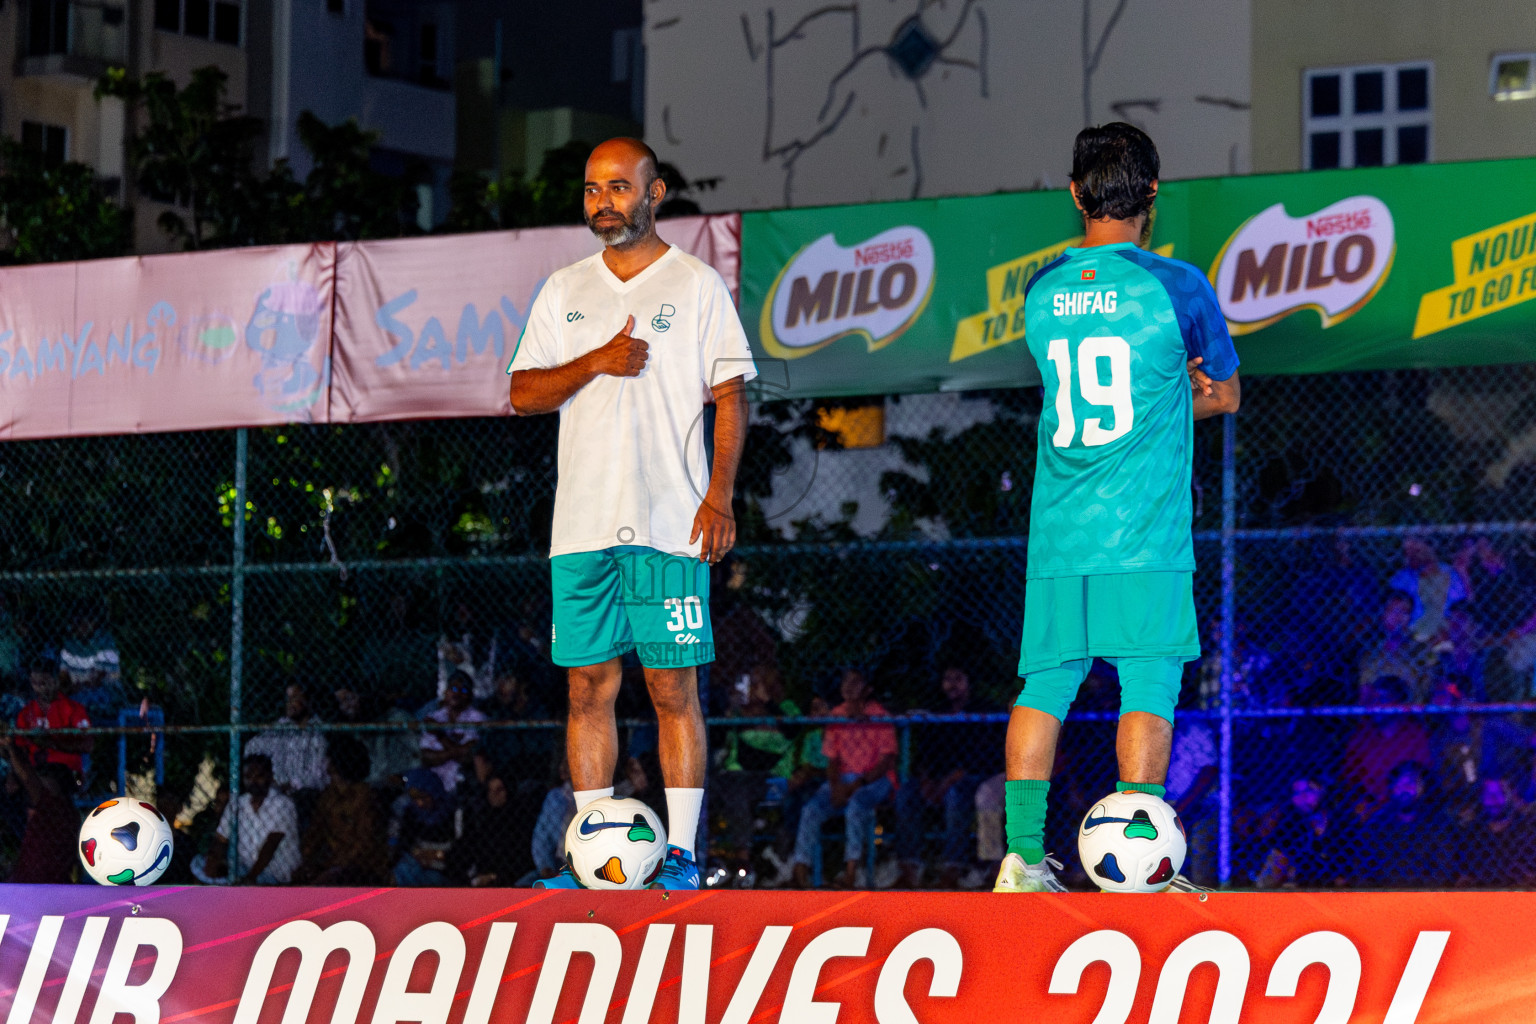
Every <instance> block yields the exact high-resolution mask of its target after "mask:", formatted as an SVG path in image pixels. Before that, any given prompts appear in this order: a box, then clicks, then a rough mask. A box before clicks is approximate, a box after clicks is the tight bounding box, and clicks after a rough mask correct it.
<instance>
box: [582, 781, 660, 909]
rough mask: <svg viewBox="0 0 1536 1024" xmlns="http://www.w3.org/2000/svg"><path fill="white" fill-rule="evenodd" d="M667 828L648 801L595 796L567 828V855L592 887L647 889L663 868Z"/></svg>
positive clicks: (587, 884)
mask: <svg viewBox="0 0 1536 1024" xmlns="http://www.w3.org/2000/svg"><path fill="white" fill-rule="evenodd" d="M666 856H667V830H666V829H665V828H663V827H662V824H661V819H660V818H659V817H657V815H656V812H655V811H653V810H651V809H650V808H649V807H647V806H646V805H645V804H644V803H643V802H642V801H639V800H633V799H630V798H628V797H612V796H605V797H601V798H599V799H597V800H593V801H592V802H591V803H589V804H587V805H586V806H585V807H583V808H582V809H581V810H579V811H577V812H576V817H574V818H572V819H571V824H570V825H569V826H568V827H567V828H566V830H565V860H566V863H567V864H568V865H569V866H570V869H571V871H572V873H573V874H575V875H576V879H577V881H579V882H581V884H582V885H584V886H586V887H587V888H588V889H642V888H644V887H645V885H646V884H647V883H648V882H650V881H651V880H653V879H654V878H655V877H656V875H657V873H658V872H660V871H661V865H662V862H663V861H664V860H665V859H666Z"/></svg>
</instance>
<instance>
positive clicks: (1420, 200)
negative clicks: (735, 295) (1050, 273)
mask: <svg viewBox="0 0 1536 1024" xmlns="http://www.w3.org/2000/svg"><path fill="white" fill-rule="evenodd" d="M1081 237H1082V225H1081V222H1080V221H1079V220H1078V217H1077V211H1076V210H1075V209H1074V208H1073V206H1072V200H1071V197H1070V195H1069V194H1068V193H1066V192H1065V191H1057V192H1028V193H1016V194H1008V195H994V196H982V197H977V198H965V199H933V200H915V201H912V202H902V203H879V204H870V205H864V206H842V207H821V208H816V209H805V210H786V211H778V212H771V213H748V214H743V216H742V272H741V313H742V321H743V323H744V324H745V325H746V327H747V333H748V335H749V336H750V337H751V338H752V342H753V347H754V351H755V354H756V355H757V356H758V357H759V359H761V360H763V361H764V364H765V366H764V369H765V371H766V372H765V382H767V383H769V384H770V386H773V383H774V382H775V381H777V386H779V387H785V386H787V390H786V391H785V392H784V394H785V396H786V397H788V396H818V397H834V396H839V395H860V394H880V393H892V392H918V391H936V390H964V389H969V388H985V387H1010V386H1019V385H1029V384H1036V383H1038V382H1039V375H1038V373H1037V371H1036V369H1035V366H1034V363H1033V361H1032V360H1031V359H1030V357H1029V352H1028V349H1027V348H1026V347H1025V346H1024V345H1021V344H1018V343H1019V342H1020V341H1021V340H1022V339H1023V337H1024V315H1023V304H1024V285H1025V283H1026V282H1027V281H1028V280H1029V278H1030V276H1031V275H1033V274H1034V273H1035V272H1036V271H1037V270H1039V269H1040V268H1041V267H1042V266H1044V265H1045V264H1046V263H1048V262H1050V261H1051V260H1052V259H1054V258H1055V257H1056V256H1057V255H1058V254H1060V252H1061V251H1062V250H1063V249H1065V248H1066V247H1068V246H1071V245H1076V244H1078V243H1079V241H1080V240H1081ZM1149 247H1150V248H1152V249H1153V250H1155V251H1157V252H1159V253H1162V254H1164V255H1170V256H1173V257H1175V258H1176V259H1181V260H1184V261H1186V262H1189V263H1192V264H1194V265H1195V266H1196V267H1199V268H1200V269H1201V270H1202V271H1204V272H1205V273H1206V275H1207V276H1208V277H1209V278H1210V281H1211V284H1212V285H1213V287H1214V288H1215V290H1216V295H1217V297H1218V299H1219V300H1220V301H1221V305H1222V310H1223V311H1224V312H1225V314H1226V316H1227V321H1228V324H1229V325H1230V327H1231V330H1232V334H1233V336H1234V338H1235V339H1236V341H1237V349H1238V353H1239V354H1240V355H1241V356H1242V360H1243V372H1244V373H1245V374H1250V375H1252V374H1271V373H1327V372H1334V371H1341V370H1370V369H1389V368H1405V367H1433V366H1469V365H1486V364H1495V363H1514V362H1527V361H1536V302H1533V301H1532V300H1536V160H1505V161H1490V162H1478V163H1461V164H1438V165H1436V164H1426V165H1418V166H1412V167H1390V168H1377V169H1369V170H1352V171H1314V172H1308V173H1302V174H1284V175H1255V176H1251V177H1238V178H1210V179H1200V180H1195V181H1174V182H1168V183H1166V184H1165V185H1163V187H1162V190H1161V192H1160V194H1159V197H1158V202H1157V211H1156V219H1155V222H1154V225H1153V230H1152V237H1151V240H1150V242H1149ZM771 361H780V362H779V363H778V366H774V365H773V364H772V363H771ZM779 367H782V369H779Z"/></svg>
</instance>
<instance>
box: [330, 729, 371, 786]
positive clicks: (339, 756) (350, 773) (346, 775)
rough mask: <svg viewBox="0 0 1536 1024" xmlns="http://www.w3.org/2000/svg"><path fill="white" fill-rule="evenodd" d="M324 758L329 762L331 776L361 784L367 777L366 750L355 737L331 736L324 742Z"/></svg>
mask: <svg viewBox="0 0 1536 1024" xmlns="http://www.w3.org/2000/svg"><path fill="white" fill-rule="evenodd" d="M325 756H326V757H327V758H328V759H329V760H330V762H331V774H333V775H335V776H337V777H338V778H340V779H342V780H344V781H346V782H362V781H363V780H364V779H366V778H367V777H368V771H369V768H370V762H369V759H368V748H367V747H365V746H363V742H362V740H359V739H357V738H356V737H355V736H348V735H346V734H344V733H335V734H333V735H332V736H331V737H330V739H329V740H327V741H326V750H325Z"/></svg>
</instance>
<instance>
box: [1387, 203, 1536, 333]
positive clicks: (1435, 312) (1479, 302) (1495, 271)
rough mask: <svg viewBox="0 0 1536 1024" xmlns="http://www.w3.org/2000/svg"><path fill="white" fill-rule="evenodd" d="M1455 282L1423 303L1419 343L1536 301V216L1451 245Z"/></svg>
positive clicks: (1415, 323)
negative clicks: (1483, 317) (1480, 318)
mask: <svg viewBox="0 0 1536 1024" xmlns="http://www.w3.org/2000/svg"><path fill="white" fill-rule="evenodd" d="M1451 259H1452V263H1453V266H1454V268H1455V283H1454V284H1450V285H1447V286H1446V287H1444V288H1437V289H1435V290H1434V291H1432V292H1429V293H1427V294H1425V295H1423V296H1421V297H1420V298H1419V312H1418V316H1417V317H1415V318H1414V321H1413V336H1414V338H1415V339H1418V338H1422V337H1425V336H1426V335H1430V334H1438V333H1439V332H1440V331H1444V330H1447V329H1449V328H1451V327H1455V326H1456V325H1457V324H1461V323H1466V322H1467V321H1469V320H1476V319H1477V318H1478V317H1482V316H1488V315H1489V314H1490V313H1497V312H1499V311H1500V310H1505V309H1509V308H1510V307H1511V306H1518V305H1520V304H1521V303H1522V302H1529V301H1530V300H1532V299H1536V214H1527V215H1526V216H1524V217H1517V218H1516V219H1514V220H1510V221H1505V222H1504V223H1503V224H1499V225H1496V226H1495V227H1491V228H1488V229H1486V230H1484V231H1479V232H1477V233H1475V234H1471V235H1467V236H1466V237H1465V238H1458V239H1456V241H1454V242H1452V243H1451Z"/></svg>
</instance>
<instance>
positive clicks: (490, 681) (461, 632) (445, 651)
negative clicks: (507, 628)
mask: <svg viewBox="0 0 1536 1024" xmlns="http://www.w3.org/2000/svg"><path fill="white" fill-rule="evenodd" d="M477 619H478V617H477V616H476V614H475V609H474V607H473V605H472V604H471V602H470V601H468V600H467V599H463V598H460V599H459V600H457V601H455V602H454V603H453V611H452V612H451V614H450V617H449V619H448V622H446V623H445V624H444V629H443V632H442V635H441V636H439V637H438V638H437V696H438V700H439V701H441V700H442V696H443V691H444V690H445V689H447V687H448V677H449V676H451V675H453V674H454V673H455V672H463V673H464V674H465V675H467V676H469V678H470V684H471V692H470V696H471V698H472V699H474V700H486V699H488V698H489V697H490V696H491V693H492V692H493V691H494V689H495V685H496V684H495V675H494V673H493V671H492V670H493V667H494V665H495V663H496V638H495V637H494V636H493V637H490V638H487V637H486V636H485V634H484V632H483V631H482V630H481V628H480V625H479V622H478V621H477Z"/></svg>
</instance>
